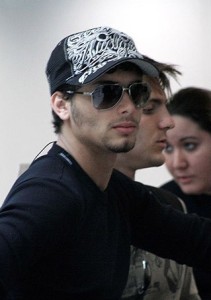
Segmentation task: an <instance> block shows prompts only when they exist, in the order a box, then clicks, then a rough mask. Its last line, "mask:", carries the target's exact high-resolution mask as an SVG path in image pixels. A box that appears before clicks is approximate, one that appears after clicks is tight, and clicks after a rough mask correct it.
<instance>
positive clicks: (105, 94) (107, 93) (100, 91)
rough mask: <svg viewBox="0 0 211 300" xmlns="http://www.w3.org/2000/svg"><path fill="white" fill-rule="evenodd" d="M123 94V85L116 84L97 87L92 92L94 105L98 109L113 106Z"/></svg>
mask: <svg viewBox="0 0 211 300" xmlns="http://www.w3.org/2000/svg"><path fill="white" fill-rule="evenodd" d="M121 96H122V87H121V86H119V85H115V84H105V85H99V86H98V87H96V89H95V90H94V92H93V93H92V98H93V105H94V107H95V108H96V109H107V108H111V107H113V106H114V105H115V104H116V103H117V102H118V101H119V99H120V98H121Z"/></svg>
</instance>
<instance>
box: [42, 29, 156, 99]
mask: <svg viewBox="0 0 211 300" xmlns="http://www.w3.org/2000/svg"><path fill="white" fill-rule="evenodd" d="M124 62H131V63H134V64H135V65H137V66H138V67H139V68H140V69H141V70H142V71H143V73H144V74H147V75H149V76H153V77H158V75H159V73H158V70H157V69H156V67H155V66H154V65H153V64H152V63H151V62H149V61H147V59H146V58H145V57H144V56H143V55H142V54H141V53H139V52H138V50H137V49H136V46H135V44H134V42H133V40H132V38H131V37H129V36H128V35H127V34H125V33H123V32H120V31H118V30H116V29H113V28H110V27H96V28H92V29H88V30H85V31H82V32H79V33H74V34H71V35H69V36H67V37H65V38H64V39H63V40H61V41H60V42H59V43H58V45H57V46H56V47H55V49H54V50H53V52H52V53H51V56H50V58H49V61H48V64H47V67H46V75H47V78H48V82H49V85H50V93H51V94H53V93H54V92H55V91H56V90H57V89H58V88H59V87H60V86H62V85H65V84H70V85H77V86H80V85H83V84H87V83H90V82H92V81H93V80H95V79H97V78H98V77H99V76H102V75H103V74H104V73H106V72H108V71H109V70H110V69H112V68H114V67H115V66H117V65H119V64H121V63H124Z"/></svg>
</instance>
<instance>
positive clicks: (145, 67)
mask: <svg viewBox="0 0 211 300" xmlns="http://www.w3.org/2000/svg"><path fill="white" fill-rule="evenodd" d="M124 62H130V63H133V64H135V65H136V66H138V67H139V68H140V70H141V71H142V72H143V73H144V74H146V75H149V76H152V77H158V76H159V72H158V69H157V68H156V67H155V66H154V65H153V64H151V63H149V62H147V61H145V60H141V59H138V58H130V59H128V58H122V59H119V60H118V61H110V62H108V63H107V64H106V65H105V66H103V67H102V68H100V69H98V70H97V71H96V72H94V73H92V74H90V75H88V76H87V77H86V79H85V80H84V82H83V83H80V82H79V78H80V77H81V76H82V74H80V75H78V76H76V77H74V78H69V80H67V81H66V82H67V84H72V85H81V84H87V83H90V82H92V81H94V80H96V79H97V78H98V77H100V76H102V75H103V74H105V73H107V72H108V71H109V70H111V69H112V68H114V67H116V66H118V65H120V64H122V63H124Z"/></svg>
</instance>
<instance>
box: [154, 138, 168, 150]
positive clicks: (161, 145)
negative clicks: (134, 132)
mask: <svg viewBox="0 0 211 300" xmlns="http://www.w3.org/2000/svg"><path fill="white" fill-rule="evenodd" d="M156 143H157V145H159V146H160V147H161V148H163V149H164V148H165V147H166V139H160V140H158V141H157V142H156Z"/></svg>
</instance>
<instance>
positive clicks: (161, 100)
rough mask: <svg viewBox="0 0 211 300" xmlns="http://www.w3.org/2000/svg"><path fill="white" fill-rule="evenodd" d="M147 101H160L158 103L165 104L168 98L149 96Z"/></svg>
mask: <svg viewBox="0 0 211 300" xmlns="http://www.w3.org/2000/svg"><path fill="white" fill-rule="evenodd" d="M148 102H155V103H160V104H164V105H167V103H168V100H167V99H165V100H163V99H160V98H150V99H149V101H148Z"/></svg>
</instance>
